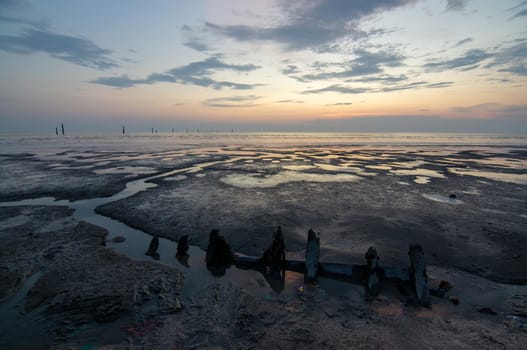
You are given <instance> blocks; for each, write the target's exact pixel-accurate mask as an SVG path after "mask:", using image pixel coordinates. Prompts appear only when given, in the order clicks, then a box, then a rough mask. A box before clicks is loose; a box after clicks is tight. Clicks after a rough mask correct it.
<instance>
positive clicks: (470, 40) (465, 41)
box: [454, 38, 474, 47]
mask: <svg viewBox="0 0 527 350" xmlns="http://www.w3.org/2000/svg"><path fill="white" fill-rule="evenodd" d="M472 41H474V39H472V38H465V39H462V40H459V41H458V42H457V43H456V44H455V45H454V47H460V46H462V45H465V44H467V43H470V42H472Z"/></svg>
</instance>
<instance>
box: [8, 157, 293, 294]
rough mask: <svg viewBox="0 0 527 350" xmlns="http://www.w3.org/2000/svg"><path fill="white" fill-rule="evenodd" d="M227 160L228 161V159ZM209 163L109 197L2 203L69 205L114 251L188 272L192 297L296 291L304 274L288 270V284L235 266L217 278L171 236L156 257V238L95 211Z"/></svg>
mask: <svg viewBox="0 0 527 350" xmlns="http://www.w3.org/2000/svg"><path fill="white" fill-rule="evenodd" d="M226 161H227V162H229V160H226ZM208 164H209V163H208V162H203V163H196V164H193V165H192V166H191V167H188V168H182V169H176V170H171V171H168V172H164V173H161V174H156V175H152V176H149V177H145V178H142V179H137V180H132V181H129V182H128V183H126V188H125V189H124V190H122V191H120V192H118V193H116V194H114V195H113V196H110V197H102V198H100V197H98V198H91V199H83V200H78V201H69V200H55V198H53V197H40V198H33V199H25V200H20V201H12V202H0V207H10V206H24V205H45V206H66V207H68V208H72V209H74V214H73V217H74V218H75V219H77V220H78V221H85V222H88V223H90V224H93V225H96V226H99V227H102V228H104V229H106V230H107V231H108V232H109V234H108V236H107V241H106V247H108V248H110V249H114V250H115V251H117V252H119V253H121V254H124V255H126V256H128V257H130V258H132V259H135V260H143V261H152V260H156V261H159V262H160V263H163V264H166V265H169V266H173V267H175V268H177V269H179V270H181V271H183V272H185V283H184V287H183V291H182V293H183V295H187V296H190V295H192V292H193V291H196V290H199V289H200V288H203V287H204V286H207V285H210V284H212V283H214V282H219V281H221V282H222V283H233V284H235V285H237V286H238V287H241V288H243V289H244V290H246V291H247V292H249V293H250V294H252V295H255V296H259V297H269V296H272V295H276V294H278V293H280V292H282V291H283V290H284V289H285V290H286V291H290V292H293V291H294V288H295V287H296V286H298V285H299V284H301V283H302V281H303V277H302V275H300V274H297V273H294V272H288V273H287V275H286V283H285V284H282V285H276V284H273V283H269V282H270V281H267V282H265V279H264V278H263V276H260V277H262V278H258V281H256V279H255V272H254V271H247V270H241V269H237V268H234V267H233V268H229V269H227V271H226V273H225V275H224V276H221V279H220V278H218V277H214V276H213V275H212V274H211V273H210V272H209V271H208V270H207V267H206V264H205V252H204V251H203V250H202V249H201V248H199V247H197V246H190V248H189V251H188V255H189V257H188V260H185V261H180V260H178V259H177V258H176V251H177V244H176V243H175V242H173V241H170V240H168V239H165V238H159V248H158V250H157V254H155V255H154V256H152V255H147V254H145V253H146V251H147V250H148V247H149V244H150V242H151V240H152V238H153V237H154V236H153V235H151V234H148V233H146V232H144V231H142V230H138V229H135V228H132V227H130V226H128V225H126V224H125V223H122V222H120V221H117V220H113V219H111V218H109V217H106V216H103V215H101V214H98V213H97V212H96V211H95V209H96V208H97V207H99V206H101V205H104V204H107V203H111V202H115V201H118V200H121V199H125V198H128V197H131V196H133V195H135V194H137V193H139V192H141V191H145V190H147V189H149V188H153V187H157V184H155V183H152V182H149V181H150V180H155V179H160V178H166V177H169V176H172V175H175V174H180V173H185V172H188V171H193V170H195V169H196V167H205V166H207V165H208ZM118 236H122V237H124V238H125V240H124V241H123V242H119V243H118V242H114V241H113V239H114V238H115V237H118ZM257 276H259V275H257ZM37 280H38V278H35V279H31V280H30V281H32V283H31V285H28V286H26V287H27V288H23V289H21V290H19V291H18V292H17V293H16V295H15V296H13V297H12V298H11V299H10V300H12V299H17V300H21V299H22V298H23V297H24V296H25V294H24V295H20V293H26V294H27V291H29V290H30V289H31V287H32V284H34V283H36V281H37Z"/></svg>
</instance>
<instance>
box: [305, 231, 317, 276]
mask: <svg viewBox="0 0 527 350" xmlns="http://www.w3.org/2000/svg"><path fill="white" fill-rule="evenodd" d="M319 257H320V234H318V235H317V234H316V233H315V231H313V230H312V229H309V231H308V232H307V245H306V270H305V272H304V280H305V281H306V282H313V281H316V279H317V276H318V258H319Z"/></svg>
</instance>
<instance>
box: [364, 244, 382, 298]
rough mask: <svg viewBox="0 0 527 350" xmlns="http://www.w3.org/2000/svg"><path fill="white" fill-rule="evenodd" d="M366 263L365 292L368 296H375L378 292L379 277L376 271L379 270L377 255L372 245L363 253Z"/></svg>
mask: <svg viewBox="0 0 527 350" xmlns="http://www.w3.org/2000/svg"><path fill="white" fill-rule="evenodd" d="M365 257H366V261H367V265H366V293H367V294H368V295H369V296H375V295H377V294H379V277H378V275H377V272H378V270H379V266H378V265H379V256H378V255H377V250H376V249H375V248H373V247H369V248H368V251H367V252H366V254H365Z"/></svg>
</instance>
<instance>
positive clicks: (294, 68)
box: [282, 64, 300, 75]
mask: <svg viewBox="0 0 527 350" xmlns="http://www.w3.org/2000/svg"><path fill="white" fill-rule="evenodd" d="M297 73H300V70H299V69H298V67H297V66H295V65H292V64H289V65H287V67H286V68H284V69H282V74H283V75H291V74H297Z"/></svg>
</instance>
